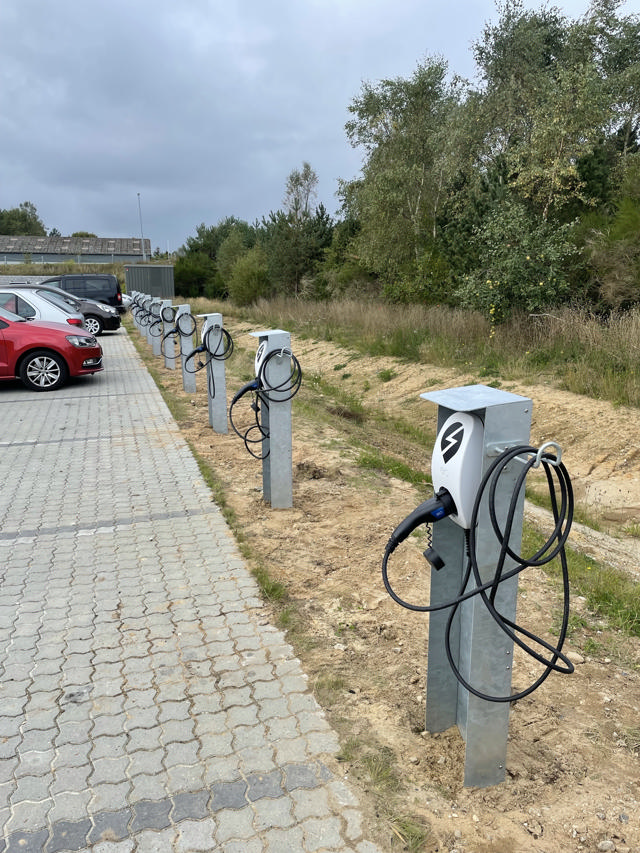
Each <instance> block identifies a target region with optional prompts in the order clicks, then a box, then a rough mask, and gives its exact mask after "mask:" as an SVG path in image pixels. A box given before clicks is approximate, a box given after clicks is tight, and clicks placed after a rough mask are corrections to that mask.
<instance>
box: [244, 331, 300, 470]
mask: <svg viewBox="0 0 640 853" xmlns="http://www.w3.org/2000/svg"><path fill="white" fill-rule="evenodd" d="M274 358H289V360H290V370H289V375H288V376H286V377H285V378H284V379H283V380H281V381H279V382H278V381H275V380H272V378H271V376H270V371H269V366H270V365H271V366H272V362H273V359H274ZM301 384H302V368H301V367H300V362H299V361H298V359H297V358H296V357H295V355H294V354H293V353H292V352H291V350H290V349H288V348H287V347H285V348H283V349H274V350H271V352H269V353H267V355H266V356H265V357H264V359H262V361H261V363H260V366H259V368H258V375H257V376H256V377H255V379H252V380H251V382H247V384H246V385H243V387H242V388H240V390H239V391H237V392H236V394H235V395H234V397H233V399H232V400H231V403H230V405H229V423H230V424H231V428H232V429H233V431H234V432H235V433H236V435H238V436H239V437H240V438H241V439H242V440H243V441H244V446H245V448H246V450H247V452H248V453H249V454H250V455H251V456H253V457H254V459H266V458H267V457H268V456H269V449H268V447H267V448H266V449H265V445H264V441H265V439H268V438H269V429H268V427H266V426H265V425H264V424H263V420H266V419H264V418H263V417H262V416H261V412H262V409H263V408H264V409H266V410H267V413H268V410H269V403H286V402H287V401H288V400H291V399H292V398H293V397H295V395H296V394H297V393H298V391H299V389H300V386H301ZM246 395H251V403H250V408H251V411H252V413H253V417H252V421H253V422H252V423H251V424H250V425H249V426H248V427H246V428H245V427H244V426H243V427H240V426H239V425H237V424H236V420H235V416H234V410H235V408H236V406H237V405H238V403H239V402H240V400H242V398H243V397H245V396H246ZM256 445H260V451H259V452H258V451H256V450H255V449H254V447H255V446H256Z"/></svg>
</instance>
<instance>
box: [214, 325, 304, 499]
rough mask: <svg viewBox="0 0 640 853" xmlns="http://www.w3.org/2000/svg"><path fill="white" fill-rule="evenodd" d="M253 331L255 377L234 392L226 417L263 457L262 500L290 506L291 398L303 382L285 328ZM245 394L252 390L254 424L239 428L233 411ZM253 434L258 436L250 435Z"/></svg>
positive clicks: (249, 447)
mask: <svg viewBox="0 0 640 853" xmlns="http://www.w3.org/2000/svg"><path fill="white" fill-rule="evenodd" d="M251 335H252V337H254V338H258V349H257V351H256V356H255V360H254V368H255V378H254V379H252V380H251V382H248V383H247V384H246V385H245V386H244V387H243V388H241V389H240V390H239V391H237V392H236V394H235V395H234V396H233V399H232V400H231V404H230V406H229V422H230V423H231V426H232V428H233V431H234V432H235V433H236V434H237V435H239V436H240V438H242V439H243V440H244V443H245V447H246V449H247V451H248V452H249V453H250V454H251V456H253V457H254V458H256V459H260V460H261V461H262V491H263V498H264V500H265V501H268V502H269V503H270V504H271V506H272V507H273V508H275V509H287V508H289V507H291V506H292V505H293V473H292V444H291V400H292V399H293V397H294V396H295V395H296V394H297V392H298V390H299V388H300V385H301V383H302V371H301V369H300V364H299V362H298V360H297V358H296V357H295V356H294V354H293V353H292V351H291V336H290V334H289V332H285V331H283V330H282V329H271V330H269V331H264V332H251ZM246 394H251V400H252V402H251V409H252V411H253V423H252V425H251V426H249V427H248V428H247V429H246V430H245V431H244V433H243V432H241V431H240V429H239V428H238V425H237V423H236V421H235V420H234V416H233V411H234V408H235V406H236V405H237V404H238V402H239V401H240V400H241V399H242V398H243V397H244V396H245V395H246ZM252 433H257V435H258V437H257V438H255V439H252V438H250V437H249V436H250V435H251V434H252ZM253 445H255V446H257V447H259V448H260V452H259V453H256V452H254V451H253V450H252V446H253Z"/></svg>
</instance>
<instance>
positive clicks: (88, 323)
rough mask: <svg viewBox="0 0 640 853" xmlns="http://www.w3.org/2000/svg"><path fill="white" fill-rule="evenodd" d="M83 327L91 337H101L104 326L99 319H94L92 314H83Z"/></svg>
mask: <svg viewBox="0 0 640 853" xmlns="http://www.w3.org/2000/svg"><path fill="white" fill-rule="evenodd" d="M84 327H85V329H86V330H87V332H91V334H92V335H96V336H97V335H101V334H102V332H103V330H104V324H103V322H102V320H101V319H100V318H99V317H94V316H93V314H85V318H84Z"/></svg>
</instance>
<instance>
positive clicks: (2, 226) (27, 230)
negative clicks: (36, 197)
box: [0, 201, 47, 237]
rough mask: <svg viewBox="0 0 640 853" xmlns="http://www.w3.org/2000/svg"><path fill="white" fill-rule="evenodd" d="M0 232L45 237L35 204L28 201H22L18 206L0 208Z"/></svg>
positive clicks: (11, 234)
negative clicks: (5, 208) (6, 208)
mask: <svg viewBox="0 0 640 853" xmlns="http://www.w3.org/2000/svg"><path fill="white" fill-rule="evenodd" d="M0 234H5V235H10V236H13V235H15V236H33V237H45V236H46V234H47V232H46V230H45V227H44V224H43V222H42V220H41V219H40V217H39V216H38V212H37V210H36V206H35V205H34V204H32V202H30V201H23V202H22V204H20V205H19V206H18V207H12V208H11V209H10V210H0Z"/></svg>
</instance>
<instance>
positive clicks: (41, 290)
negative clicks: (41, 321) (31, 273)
mask: <svg viewBox="0 0 640 853" xmlns="http://www.w3.org/2000/svg"><path fill="white" fill-rule="evenodd" d="M11 287H12V288H20V289H21V290H33V292H34V293H37V294H38V295H39V296H42V298H43V299H46V300H47V301H49V302H52V303H53V304H54V305H58V306H61V307H65V306H66V307H67V308H71V309H72V310H73V311H79V312H80V313H81V314H82V315H83V317H84V327H85V329H86V330H87V331H88V332H91V334H92V335H96V336H97V335H101V334H102V333H103V332H115V331H117V330H118V329H119V328H120V325H121V321H120V314H119V313H118V311H117V310H116V309H115V308H113V307H112V306H111V305H105V304H104V303H102V302H96V301H95V299H77V298H76V297H75V296H72V295H71V294H70V293H67V291H66V290H61V289H60V288H59V287H54V286H53V285H51V284H45V283H44V282H43V283H42V284H35V283H30V282H12V284H11Z"/></svg>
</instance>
